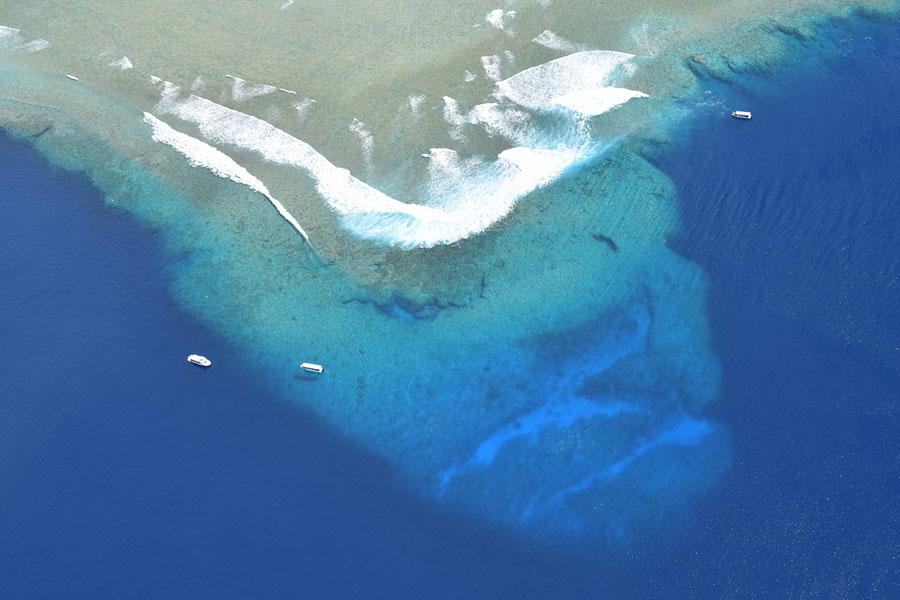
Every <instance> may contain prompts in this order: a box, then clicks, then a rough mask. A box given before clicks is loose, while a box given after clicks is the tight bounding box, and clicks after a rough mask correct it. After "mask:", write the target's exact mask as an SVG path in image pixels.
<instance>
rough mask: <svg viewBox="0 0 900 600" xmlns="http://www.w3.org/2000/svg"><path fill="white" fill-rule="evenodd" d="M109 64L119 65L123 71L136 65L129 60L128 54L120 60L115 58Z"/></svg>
mask: <svg viewBox="0 0 900 600" xmlns="http://www.w3.org/2000/svg"><path fill="white" fill-rule="evenodd" d="M109 66H111V67H118V68H120V69H121V70H123V71H127V70H128V69H131V68H133V67H134V65H133V64H131V61H130V60H128V57H127V56H123V57H122V58H120V59H119V60H114V61H113V62H111V63H109Z"/></svg>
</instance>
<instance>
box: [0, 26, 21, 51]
mask: <svg viewBox="0 0 900 600" xmlns="http://www.w3.org/2000/svg"><path fill="white" fill-rule="evenodd" d="M20 34H21V30H19V29H16V28H15V27H6V26H4V25H0V44H2V45H3V46H6V47H9V46H10V45H11V44H16V43H21V35H20Z"/></svg>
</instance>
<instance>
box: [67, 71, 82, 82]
mask: <svg viewBox="0 0 900 600" xmlns="http://www.w3.org/2000/svg"><path fill="white" fill-rule="evenodd" d="M65 75H66V77H68V78H69V79H71V80H72V81H81V80H80V79H78V78H77V77H75V76H74V75H69V74H68V73H66V74H65Z"/></svg>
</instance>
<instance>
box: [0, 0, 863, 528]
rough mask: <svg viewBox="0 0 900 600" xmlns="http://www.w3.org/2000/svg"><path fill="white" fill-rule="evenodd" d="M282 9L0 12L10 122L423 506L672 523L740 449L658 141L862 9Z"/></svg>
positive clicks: (530, 522)
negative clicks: (767, 13)
mask: <svg viewBox="0 0 900 600" xmlns="http://www.w3.org/2000/svg"><path fill="white" fill-rule="evenodd" d="M270 4H271V5H269V4H267V5H265V6H259V4H258V3H229V4H228V6H227V10H225V8H224V7H223V6H220V7H217V6H215V5H214V4H212V3H209V4H202V5H200V4H196V3H192V4H185V5H180V4H179V5H176V4H174V3H171V2H168V3H163V2H158V3H154V5H153V6H148V5H146V4H144V5H141V7H117V8H116V9H115V11H113V10H112V9H110V8H108V7H105V6H104V5H103V4H102V3H97V4H96V5H94V4H92V3H80V4H79V6H78V7H72V6H70V5H63V4H58V5H57V4H49V5H46V4H45V5H40V6H37V5H34V6H32V5H30V4H29V3H16V4H15V6H10V7H6V8H4V10H3V11H0V14H2V15H5V16H4V19H6V21H5V22H4V23H2V24H3V25H5V26H7V29H4V30H0V123H2V124H3V125H4V127H5V128H6V129H7V130H8V131H10V132H12V133H13V134H14V135H18V136H20V137H25V138H28V139H30V140H32V142H33V143H34V144H35V146H36V147H37V148H39V149H40V150H41V151H42V152H44V153H45V154H46V155H47V156H48V157H49V158H50V159H51V160H52V161H53V162H55V163H57V164H59V165H61V166H63V167H64V168H67V169H72V170H78V171H84V172H86V173H88V174H89V176H90V177H91V179H92V180H93V182H94V183H95V185H97V187H99V188H100V189H101V190H102V191H103V192H104V194H105V195H106V198H107V203H108V204H109V205H110V206H115V207H120V208H123V209H125V210H128V211H129V212H131V213H133V214H134V215H135V216H137V218H139V219H140V220H141V221H143V222H145V223H147V224H149V225H151V226H153V227H155V228H158V229H160V230H161V231H163V232H164V234H165V237H166V240H167V243H168V247H169V251H170V255H171V267H170V271H171V277H172V294H173V296H174V297H175V298H176V300H177V301H178V302H179V304H181V305H182V306H184V307H185V308H186V309H187V310H188V311H190V312H191V313H192V314H194V315H196V317H197V318H198V319H199V320H201V321H202V322H204V323H205V324H206V325H208V326H210V327H212V328H214V329H215V330H216V331H219V332H222V333H223V334H224V335H226V336H227V337H228V338H229V339H231V340H232V341H233V342H234V344H235V346H236V347H238V348H239V349H240V351H241V352H242V354H243V355H244V356H245V358H246V360H247V361H248V362H250V363H252V364H255V365H257V366H258V371H259V374H260V378H261V379H262V380H264V381H265V382H266V383H267V385H268V386H269V387H270V388H271V389H272V390H273V391H275V392H277V394H278V395H279V396H280V397H282V398H284V399H286V400H287V401H288V402H291V403H296V404H298V405H300V406H302V407H304V408H305V409H307V410H311V411H314V412H316V413H318V414H319V415H321V416H323V417H324V418H325V419H326V420H327V421H328V422H329V423H330V424H331V425H332V426H333V427H334V428H335V429H336V430H338V431H340V432H342V433H344V434H346V435H347V436H348V437H349V438H351V439H353V440H354V441H356V442H358V443H360V444H362V445H363V446H365V447H366V448H368V449H370V450H372V451H375V452H377V453H379V454H381V455H383V456H385V457H386V458H387V459H388V460H389V461H390V462H391V463H392V464H393V465H394V466H395V468H396V472H397V476H398V479H399V480H400V481H401V482H403V484H404V485H406V486H407V487H408V488H409V489H410V490H411V491H412V492H414V493H416V494H419V495H421V496H423V497H426V498H430V499H433V500H434V501H435V502H436V503H438V504H439V505H440V506H442V507H445V508H447V509H449V510H454V511H461V512H463V513H465V514H467V515H470V516H472V517H474V518H484V519H486V520H488V521H489V522H492V523H495V524H502V525H504V526H508V527H510V528H511V529H512V530H514V531H518V532H521V533H523V534H526V535H529V536H538V537H540V538H542V539H544V540H545V541H549V542H551V543H553V542H559V543H566V542H567V541H569V540H572V539H584V540H588V541H591V542H595V543H597V544H610V543H611V544H614V545H619V544H622V543H626V544H627V543H629V542H630V540H633V539H635V538H636V537H637V536H638V535H640V534H641V533H642V532H646V531H650V530H655V529H656V528H657V527H658V526H660V525H664V524H666V523H669V522H673V517H674V516H676V515H679V514H682V513H683V512H684V511H685V510H687V507H688V506H690V505H691V503H692V502H693V501H694V500H695V499H696V498H697V497H699V496H701V495H702V494H703V493H704V492H705V491H707V490H708V489H710V488H711V487H712V486H713V485H714V484H715V482H716V481H717V480H718V479H719V478H720V476H721V474H722V473H723V471H724V470H726V469H727V465H728V462H729V443H728V434H727V432H726V431H725V430H724V428H723V427H721V426H720V425H719V424H717V423H716V422H715V421H714V420H712V419H710V418H709V417H707V416H706V409H707V407H708V406H709V404H710V403H711V402H713V401H714V400H715V398H716V396H717V393H718V388H719V383H720V382H719V379H720V373H719V366H718V363H717V361H716V358H715V356H714V354H713V352H712V351H711V349H710V347H709V332H708V327H707V323H706V315H705V306H704V303H705V293H706V281H705V276H704V274H703V273H702V272H701V271H700V269H699V268H698V267H697V266H696V265H693V264H692V263H689V262H687V261H685V260H684V259H682V258H681V257H679V256H678V255H676V254H675V253H674V252H672V251H670V250H669V249H668V248H667V246H666V239H667V236H669V235H671V234H672V233H673V232H675V231H677V228H678V223H677V215H676V212H675V206H674V195H673V191H672V186H671V183H670V182H669V181H668V180H667V179H666V178H665V176H664V175H663V174H662V173H660V172H659V171H658V170H657V169H656V168H655V167H654V166H653V165H652V164H651V162H649V160H648V157H650V158H652V156H653V155H654V154H655V153H657V152H659V151H662V150H664V149H665V148H666V147H667V145H668V144H671V143H673V141H675V140H677V137H678V133H679V131H681V130H682V129H683V128H684V127H686V123H687V121H688V120H689V119H690V118H691V116H692V115H693V114H696V111H697V110H716V111H721V112H723V113H725V114H727V111H728V110H730V108H731V107H703V103H704V96H703V90H702V87H701V86H700V85H699V83H698V80H697V78H696V76H697V75H698V74H700V75H704V76H714V77H720V78H728V76H729V73H733V72H740V71H748V70H755V71H758V72H761V73H764V72H765V71H766V70H769V69H772V68H775V67H776V66H777V65H778V64H779V63H780V62H781V61H783V60H786V59H787V58H788V56H787V53H788V49H789V47H790V44H795V43H802V40H804V39H810V38H812V37H814V35H815V29H814V25H815V22H816V21H815V19H817V18H824V16H823V15H825V14H826V13H825V12H824V11H825V9H827V10H828V11H830V12H828V13H827V14H829V15H838V16H840V15H841V14H846V11H847V10H849V8H848V6H844V5H828V6H822V5H812V4H802V3H801V4H798V5H796V6H794V7H792V11H786V10H784V9H782V10H780V11H779V12H775V11H774V10H773V12H772V13H771V14H772V15H773V16H771V17H766V19H764V20H763V19H756V20H755V21H752V22H744V23H740V22H736V21H734V20H733V19H731V18H730V17H728V16H727V15H729V14H731V13H729V11H727V10H724V9H723V8H722V7H721V5H719V4H717V5H716V6H717V7H719V10H718V11H710V10H708V7H707V6H704V3H696V4H691V5H686V6H683V7H680V8H679V9H678V10H677V11H676V10H675V9H673V8H671V7H666V6H658V7H649V6H648V7H646V8H645V9H644V10H645V11H646V13H647V14H632V13H629V12H627V11H622V10H621V9H620V7H610V8H603V9H597V8H595V7H591V8H588V7H587V6H582V5H581V3H567V4H566V5H565V6H562V5H560V6H556V5H554V4H551V3H549V2H543V3H542V2H534V3H527V4H525V5H523V6H518V5H516V6H515V7H504V8H497V7H496V6H494V5H489V4H484V5H483V6H481V5H479V4H477V3H476V4H474V5H473V4H471V3H470V4H467V5H466V6H465V7H463V6H457V5H452V6H451V5H449V4H448V5H447V6H443V5H441V6H440V7H436V6H434V5H429V6H428V8H427V9H426V8H423V7H421V6H418V5H415V6H414V5H413V4H414V3H409V4H410V5H409V6H405V5H403V6H395V7H392V10H391V11H389V12H387V11H384V10H383V9H381V10H379V9H375V8H366V7H358V6H354V8H353V10H352V11H351V10H349V9H348V8H347V7H346V6H341V5H334V4H328V3H322V6H314V5H312V4H309V3H304V4H303V6H300V5H299V3H298V4H291V3H278V2H275V3H270ZM282 4H283V6H282ZM725 8H728V9H732V10H733V9H736V8H739V4H735V5H733V6H732V5H729V6H728V7H725ZM876 8H879V7H876ZM498 11H499V12H498ZM817 11H818V12H817ZM700 15H704V16H702V17H701V16H700ZM776 17H777V19H778V20H777V21H776V20H774V19H775V18H776ZM73 22H77V23H79V27H76V28H73V27H71V23H73ZM776 24H777V25H776ZM10 28H15V29H10ZM85 40H89V41H85ZM622 53H624V54H622ZM65 74H69V75H71V76H72V77H76V78H77V80H76V79H72V78H71V77H66V76H65ZM586 80H590V81H591V82H592V83H591V84H590V86H587V84H585V83H584V82H585V81H586ZM586 86H587V87H586ZM610 90H625V91H624V92H623V91H610ZM560 98H564V99H565V101H560ZM620 101H621V102H620ZM573 106H577V107H578V109H577V110H575V109H572V107H573ZM698 107H699V108H698ZM595 113H596V114H595ZM147 115H151V116H150V117H148V116H147ZM277 206H281V207H282V209H283V212H282V213H279V211H278V210H276V207H277ZM285 214H289V215H291V216H292V217H293V218H295V219H296V225H298V226H299V227H301V228H302V230H303V232H304V233H306V234H308V236H309V242H307V241H306V240H304V238H303V237H302V234H301V233H300V232H299V229H298V227H295V226H293V225H291V224H290V223H288V222H287V221H286V220H285ZM302 361H311V362H316V363H321V364H323V365H326V373H325V374H324V375H323V376H318V377H315V376H308V375H305V374H303V373H301V372H300V371H298V369H297V365H298V364H299V363H300V362H302Z"/></svg>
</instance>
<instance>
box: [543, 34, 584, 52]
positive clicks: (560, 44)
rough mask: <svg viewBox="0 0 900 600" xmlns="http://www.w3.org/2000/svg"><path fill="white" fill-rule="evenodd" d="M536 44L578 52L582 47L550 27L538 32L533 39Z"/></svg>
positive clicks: (552, 48)
mask: <svg viewBox="0 0 900 600" xmlns="http://www.w3.org/2000/svg"><path fill="white" fill-rule="evenodd" d="M531 41H532V42H534V43H535V44H540V45H541V46H544V47H546V48H550V49H551V50H560V51H562V52H578V50H580V48H579V47H578V46H577V45H576V44H573V43H572V42H570V41H569V40H567V39H565V38H561V37H559V36H558V35H556V34H555V33H553V32H552V31H550V30H549V29H545V30H544V31H543V32H541V33H540V34H538V36H537V37H535V38H534V39H533V40H531Z"/></svg>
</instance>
